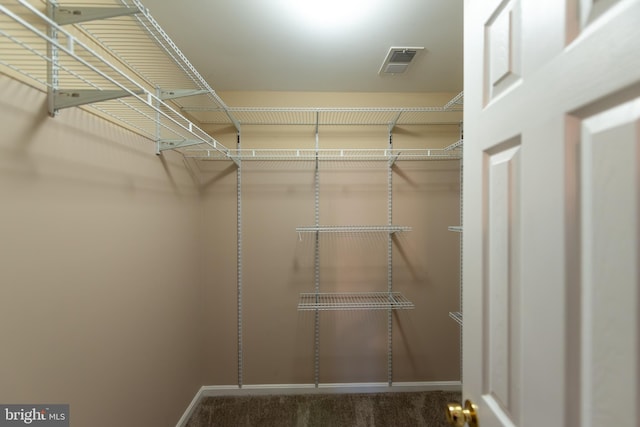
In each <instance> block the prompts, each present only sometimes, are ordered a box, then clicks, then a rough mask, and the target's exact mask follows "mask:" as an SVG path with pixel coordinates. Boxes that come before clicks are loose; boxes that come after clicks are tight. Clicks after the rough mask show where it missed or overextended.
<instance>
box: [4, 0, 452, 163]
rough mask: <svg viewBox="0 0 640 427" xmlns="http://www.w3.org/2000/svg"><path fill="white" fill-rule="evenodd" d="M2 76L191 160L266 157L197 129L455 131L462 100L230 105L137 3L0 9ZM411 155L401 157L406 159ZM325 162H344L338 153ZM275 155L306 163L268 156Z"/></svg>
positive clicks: (15, 4) (54, 108)
mask: <svg viewBox="0 0 640 427" xmlns="http://www.w3.org/2000/svg"><path fill="white" fill-rule="evenodd" d="M0 72H2V73H4V74H8V75H10V76H13V77H17V78H20V79H22V80H26V81H27V82H29V83H30V84H32V85H34V86H36V87H38V88H40V89H41V90H43V91H47V92H48V109H49V112H50V114H51V115H55V114H56V113H57V112H58V111H59V110H62V109H65V108H70V107H74V106H88V107H90V108H91V109H92V110H93V111H94V112H96V113H97V114H98V115H101V116H103V117H107V118H110V119H112V120H114V121H115V122H116V123H119V124H120V125H122V126H124V127H126V128H128V129H130V130H132V131H134V132H137V133H139V134H140V135H143V136H144V137H147V138H149V139H151V140H153V141H155V142H156V148H157V149H156V152H157V153H160V152H161V151H164V150H177V151H180V152H182V153H185V148H186V147H191V148H194V146H195V148H201V147H206V149H207V150H205V151H203V152H201V154H200V155H194V153H193V152H191V153H188V155H189V156H193V157H198V156H201V157H204V156H206V157H216V159H221V158H224V159H227V160H234V161H236V159H237V158H239V157H242V158H244V159H249V158H255V159H270V158H272V157H271V154H270V153H267V152H263V153H261V155H260V156H257V155H254V153H253V152H236V153H231V152H230V150H229V149H228V148H227V147H225V146H224V145H222V144H220V143H219V142H218V141H216V140H215V139H214V138H213V137H211V136H210V135H209V134H208V133H207V132H205V131H204V130H202V129H201V127H202V126H203V125H209V124H213V125H224V126H230V125H231V126H234V127H235V128H236V129H237V130H238V131H239V130H240V128H241V126H243V125H286V126H291V125H309V126H315V128H316V130H317V129H318V127H319V126H332V125H366V126H374V125H384V126H387V127H388V128H389V130H391V129H393V128H394V127H395V126H397V125H441V124H444V125H459V124H460V121H461V119H462V107H461V103H462V99H463V95H462V93H460V94H458V95H457V96H455V97H454V98H453V99H451V100H450V101H448V102H447V103H445V104H444V105H442V106H434V107H379V108H378V107H354V108H333V107H229V106H228V105H226V104H225V103H224V101H223V100H222V99H221V97H220V96H219V95H218V94H217V93H216V92H215V91H214V90H213V89H212V88H211V86H210V85H209V84H208V83H207V81H205V79H204V78H203V77H202V76H201V75H200V74H199V73H198V71H197V70H196V69H195V67H194V66H193V65H192V64H191V63H190V62H189V60H188V59H187V58H186V56H185V55H184V54H183V53H182V52H181V51H180V49H179V48H178V47H177V46H176V44H175V43H174V42H173V41H172V40H171V38H170V37H169V36H168V35H167V34H166V33H165V31H164V30H163V29H162V28H161V27H160V25H159V24H158V23H157V22H156V20H155V19H154V18H153V17H152V16H151V14H150V12H149V10H148V9H147V8H146V7H145V6H144V5H143V4H142V2H140V0H99V3H98V2H97V1H94V0H84V1H74V0H70V1H64V2H58V1H56V0H48V1H43V0H5V1H3V2H2V4H0ZM447 148H448V149H449V150H451V151H454V150H453V149H454V148H455V147H452V146H450V147H447ZM211 152H217V154H215V155H212V154H211ZM202 153H205V154H204V155H202ZM409 154H410V153H409V150H405V153H404V156H405V157H406V156H408V155H409ZM327 155H328V157H330V158H334V159H336V160H342V159H344V156H342V154H337V155H334V154H329V153H327ZM385 156H386V154H385ZM282 157H286V158H288V159H293V158H296V159H298V158H299V157H303V158H308V157H310V156H309V155H306V156H298V155H297V154H296V155H290V154H286V155H285V154H284V153H279V154H278V155H277V156H276V158H277V159H279V158H282ZM353 157H354V158H358V159H360V158H367V156H364V157H363V156H358V155H354V156H353ZM373 157H374V159H379V158H381V156H379V155H377V154H374V155H373ZM382 157H384V156H382ZM438 157H439V158H444V156H438V155H436V156H432V155H431V154H429V153H427V154H420V153H416V155H415V158H416V159H420V160H422V159H433V158H438ZM449 157H455V158H458V157H459V155H458V154H450V155H449ZM369 158H371V156H369Z"/></svg>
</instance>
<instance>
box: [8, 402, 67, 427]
mask: <svg viewBox="0 0 640 427" xmlns="http://www.w3.org/2000/svg"><path fill="white" fill-rule="evenodd" d="M16 426H34V427H69V405H28V404H27V405H0V427H16Z"/></svg>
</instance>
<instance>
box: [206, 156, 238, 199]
mask: <svg viewBox="0 0 640 427" xmlns="http://www.w3.org/2000/svg"><path fill="white" fill-rule="evenodd" d="M237 169H238V168H237V167H236V165H235V163H232V164H230V165H229V166H227V167H226V168H224V169H222V170H221V171H218V173H216V174H215V175H214V176H213V177H211V178H209V179H208V180H206V181H204V182H203V183H201V184H200V193H201V194H202V193H206V192H207V190H208V189H209V188H210V187H211V186H213V185H214V184H216V183H217V182H219V181H220V180H222V179H223V178H224V177H226V176H228V175H230V174H232V173H234V172H235V171H236V170H237ZM201 173H203V172H201Z"/></svg>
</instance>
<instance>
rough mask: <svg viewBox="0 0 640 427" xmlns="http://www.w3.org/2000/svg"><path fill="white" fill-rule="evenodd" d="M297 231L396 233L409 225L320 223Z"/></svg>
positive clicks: (409, 228)
mask: <svg viewBox="0 0 640 427" xmlns="http://www.w3.org/2000/svg"><path fill="white" fill-rule="evenodd" d="M296 231H297V232H298V233H315V232H318V233H398V232H401V231H411V227H407V226H400V225H321V226H307V227H297V228H296Z"/></svg>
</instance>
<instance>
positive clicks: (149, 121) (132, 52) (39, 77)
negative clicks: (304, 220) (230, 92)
mask: <svg viewBox="0 0 640 427" xmlns="http://www.w3.org/2000/svg"><path fill="white" fill-rule="evenodd" d="M32 3H33V4H32ZM112 3H113V4H107V5H104V4H101V6H100V7H84V6H80V5H78V4H74V3H65V4H64V6H63V5H58V4H57V2H55V1H51V0H49V1H48V2H47V3H46V8H45V7H43V5H42V2H38V1H35V0H32V1H31V2H29V1H27V0H14V1H7V2H3V4H2V5H0V12H1V13H0V36H1V37H0V52H1V56H0V71H2V72H4V73H6V74H9V75H13V76H20V75H21V76H26V77H27V78H28V80H29V81H30V83H32V84H34V85H35V86H37V87H39V88H40V89H42V90H46V91H47V92H48V108H49V113H50V114H51V115H55V114H56V113H57V112H58V111H59V110H61V109H64V108H69V107H74V106H81V105H88V106H91V107H92V108H93V109H94V111H96V112H97V113H98V114H99V115H102V116H107V117H109V118H112V119H115V120H116V121H117V122H118V123H120V124H122V125H124V126H125V127H127V128H129V129H131V130H133V131H135V132H137V133H139V134H141V135H143V136H145V137H148V138H149V139H152V140H154V141H156V142H157V151H158V152H160V151H162V150H165V149H178V148H183V147H186V146H193V145H196V146H197V145H201V146H207V147H208V148H209V149H211V150H215V151H218V152H219V153H220V154H221V155H226V152H227V149H226V147H224V146H223V145H222V144H220V143H219V142H217V141H216V140H215V139H214V138H212V137H211V136H210V135H209V134H207V133H206V132H205V131H203V130H202V129H200V128H199V127H198V126H197V125H196V124H195V123H194V122H193V121H191V120H189V119H187V118H186V117H185V116H184V115H183V114H182V113H181V112H180V110H181V109H182V108H183V107H184V106H185V105H192V104H187V102H188V101H184V100H186V99H188V98H194V99H195V98H197V99H198V103H199V104H200V105H202V104H204V103H205V102H206V103H207V104H208V105H211V106H212V107H214V108H217V109H218V110H221V111H225V109H226V108H227V106H226V105H225V104H224V103H223V102H222V100H221V99H220V98H219V97H218V96H217V95H216V94H215V92H214V91H213V90H212V89H211V88H210V87H209V86H208V84H207V83H206V82H205V81H204V79H202V77H201V76H200V75H199V74H198V73H197V71H196V70H195V68H194V67H193V66H192V65H191V64H190V63H189V62H188V60H187V59H186V57H185V56H184V55H183V54H182V53H181V52H180V50H178V48H177V47H176V46H175V44H174V43H173V42H172V41H171V39H169V37H168V36H167V35H166V34H165V33H164V32H163V31H162V29H161V28H160V27H159V25H158V24H157V23H156V22H155V20H154V19H153V18H152V17H151V15H150V14H149V11H148V10H147V9H146V8H144V7H143V6H142V4H141V3H140V2H139V1H138V0H126V1H125V0H122V1H120V2H116V1H112ZM36 5H37V6H36ZM227 122H228V123H234V120H233V118H232V117H231V116H230V115H228V116H227ZM238 126H239V124H238Z"/></svg>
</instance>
